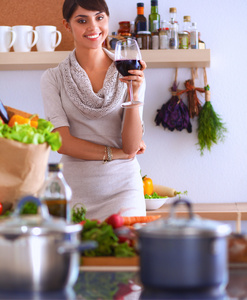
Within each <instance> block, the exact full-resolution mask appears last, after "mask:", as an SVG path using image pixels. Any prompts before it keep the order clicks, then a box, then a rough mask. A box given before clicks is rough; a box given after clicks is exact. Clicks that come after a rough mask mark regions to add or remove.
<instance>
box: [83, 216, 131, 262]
mask: <svg viewBox="0 0 247 300" xmlns="http://www.w3.org/2000/svg"><path fill="white" fill-rule="evenodd" d="M81 238H82V240H94V241H96V242H98V247H97V248H96V249H94V250H87V251H85V252H84V256H115V257H132V256H135V250H134V248H132V247H130V246H129V245H128V244H127V243H118V237H117V235H116V234H115V233H114V230H113V228H112V226H111V225H109V224H107V223H106V222H102V223H100V224H99V223H98V222H97V221H91V220H88V219H87V220H86V222H85V224H84V225H83V230H82V232H81Z"/></svg>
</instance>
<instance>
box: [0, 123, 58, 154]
mask: <svg viewBox="0 0 247 300" xmlns="http://www.w3.org/2000/svg"><path fill="white" fill-rule="evenodd" d="M53 128H54V126H53V125H52V123H51V122H49V121H46V120H44V119H39V120H38V127H37V128H34V127H32V126H31V125H30V124H17V123H15V125H13V127H10V126H8V125H7V124H2V123H1V122H0V137H2V138H6V139H10V140H14V141H17V142H21V143H24V144H35V145H38V144H43V143H47V144H48V145H50V146H51V150H53V151H57V150H58V149H59V148H60V147H61V145H62V140H61V137H60V134H59V132H51V131H52V130H53Z"/></svg>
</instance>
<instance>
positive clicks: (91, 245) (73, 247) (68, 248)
mask: <svg viewBox="0 0 247 300" xmlns="http://www.w3.org/2000/svg"><path fill="white" fill-rule="evenodd" d="M97 247H98V243H97V242H96V241H86V242H82V243H80V244H72V243H64V244H63V245H62V246H59V247H58V249H57V252H58V253H59V254H65V253H73V252H84V251H85V250H91V249H95V248H97Z"/></svg>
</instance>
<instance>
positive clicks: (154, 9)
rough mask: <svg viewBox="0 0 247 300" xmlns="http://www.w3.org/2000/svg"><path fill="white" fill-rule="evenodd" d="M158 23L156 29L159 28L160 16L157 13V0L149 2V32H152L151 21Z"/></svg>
mask: <svg viewBox="0 0 247 300" xmlns="http://www.w3.org/2000/svg"><path fill="white" fill-rule="evenodd" d="M155 20H157V21H158V29H159V28H160V15H159V13H158V0H151V14H150V15H149V31H150V32H153V31H154V28H153V24H154V23H153V21H155Z"/></svg>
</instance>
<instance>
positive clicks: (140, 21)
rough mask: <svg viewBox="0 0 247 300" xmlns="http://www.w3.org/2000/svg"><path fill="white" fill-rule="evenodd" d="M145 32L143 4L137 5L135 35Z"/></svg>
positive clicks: (145, 21) (145, 20)
mask: <svg viewBox="0 0 247 300" xmlns="http://www.w3.org/2000/svg"><path fill="white" fill-rule="evenodd" d="M146 30H147V19H146V17H145V16H144V3H142V2H139V3H137V17H136V18H135V34H137V32H138V31H146Z"/></svg>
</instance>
